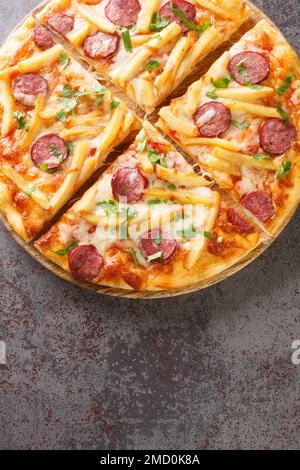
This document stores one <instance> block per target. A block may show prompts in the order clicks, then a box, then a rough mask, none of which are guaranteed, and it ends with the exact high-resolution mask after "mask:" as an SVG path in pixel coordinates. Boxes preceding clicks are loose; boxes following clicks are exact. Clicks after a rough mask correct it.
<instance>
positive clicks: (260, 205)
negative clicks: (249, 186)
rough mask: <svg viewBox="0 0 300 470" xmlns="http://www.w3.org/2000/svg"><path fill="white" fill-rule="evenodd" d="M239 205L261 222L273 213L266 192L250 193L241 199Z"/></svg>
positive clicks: (270, 198)
mask: <svg viewBox="0 0 300 470" xmlns="http://www.w3.org/2000/svg"><path fill="white" fill-rule="evenodd" d="M241 204H242V206H244V207H245V208H246V209H247V210H248V211H250V212H252V214H253V215H255V216H256V217H257V218H258V219H259V220H261V221H262V222H266V221H267V220H268V219H270V218H271V217H272V216H273V215H274V213H275V207H274V204H273V201H272V197H271V195H270V194H269V193H267V191H251V192H250V193H247V194H246V195H245V196H244V197H243V198H242V199H241Z"/></svg>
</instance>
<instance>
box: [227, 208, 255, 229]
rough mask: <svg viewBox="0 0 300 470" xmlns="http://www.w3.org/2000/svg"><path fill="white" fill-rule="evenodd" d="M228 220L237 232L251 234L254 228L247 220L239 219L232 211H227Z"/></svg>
mask: <svg viewBox="0 0 300 470" xmlns="http://www.w3.org/2000/svg"><path fill="white" fill-rule="evenodd" d="M227 216H228V220H229V222H230V223H231V224H232V225H233V226H234V227H235V228H236V229H237V230H238V231H239V232H243V233H251V232H253V230H254V227H253V225H252V224H250V222H248V220H246V219H244V218H243V217H241V216H240V215H239V214H238V213H237V212H236V211H235V210H234V209H229V210H228V214H227Z"/></svg>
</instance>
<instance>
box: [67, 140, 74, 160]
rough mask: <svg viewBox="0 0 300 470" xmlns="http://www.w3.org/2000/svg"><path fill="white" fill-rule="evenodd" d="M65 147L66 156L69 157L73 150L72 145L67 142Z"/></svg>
mask: <svg viewBox="0 0 300 470" xmlns="http://www.w3.org/2000/svg"><path fill="white" fill-rule="evenodd" d="M66 146H67V152H68V156H69V157H71V155H72V154H73V150H74V143H73V142H71V141H70V140H69V141H68V142H67V143H66Z"/></svg>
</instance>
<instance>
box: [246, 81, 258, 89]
mask: <svg viewBox="0 0 300 470" xmlns="http://www.w3.org/2000/svg"><path fill="white" fill-rule="evenodd" d="M244 85H245V86H247V87H249V88H252V89H253V90H262V89H263V86H262V85H257V83H251V82H246V83H244Z"/></svg>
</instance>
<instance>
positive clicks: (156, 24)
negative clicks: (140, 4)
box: [149, 13, 169, 33]
mask: <svg viewBox="0 0 300 470" xmlns="http://www.w3.org/2000/svg"><path fill="white" fill-rule="evenodd" d="M168 24H169V20H168V18H166V17H165V16H163V17H161V16H160V14H159V13H153V15H152V18H151V23H150V25H149V30H150V31H151V32H152V33H159V32H160V31H162V30H163V29H164V28H165V27H166V26H168Z"/></svg>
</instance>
